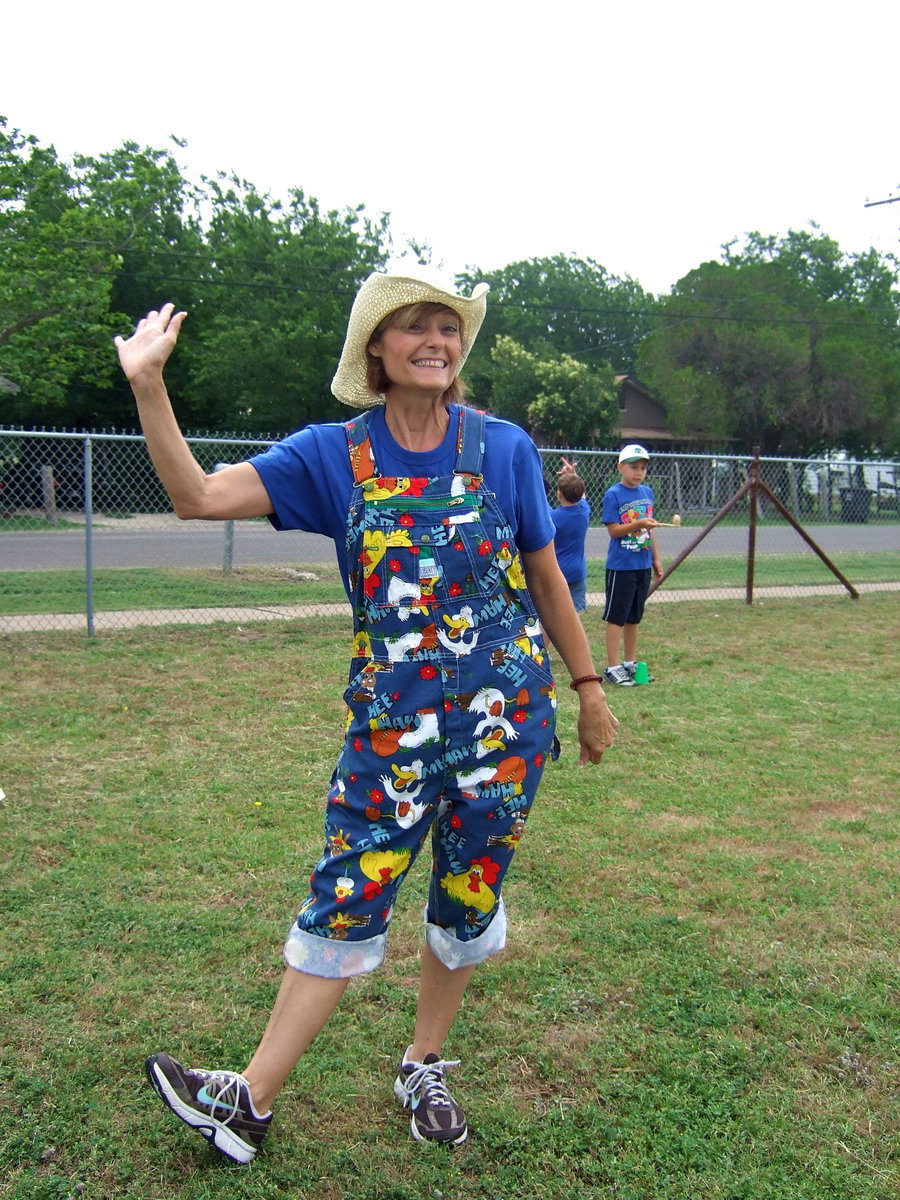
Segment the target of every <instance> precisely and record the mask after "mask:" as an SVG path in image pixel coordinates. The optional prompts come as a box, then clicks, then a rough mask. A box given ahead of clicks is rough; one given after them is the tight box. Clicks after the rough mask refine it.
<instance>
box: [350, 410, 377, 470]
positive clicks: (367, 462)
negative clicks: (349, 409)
mask: <svg viewBox="0 0 900 1200" xmlns="http://www.w3.org/2000/svg"><path fill="white" fill-rule="evenodd" d="M344 430H345V431H346V434H347V450H348V452H349V454H350V468H351V470H352V471H353V482H354V483H355V484H357V486H358V485H359V484H361V483H364V482H365V481H366V480H367V479H372V478H373V476H375V475H376V474H377V471H376V468H375V458H374V455H373V454H372V443H371V442H370V441H369V414H368V413H367V412H362V413H360V414H359V416H358V417H353V418H352V419H351V420H350V421H345V422H344Z"/></svg>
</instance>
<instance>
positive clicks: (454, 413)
mask: <svg viewBox="0 0 900 1200" xmlns="http://www.w3.org/2000/svg"><path fill="white" fill-rule="evenodd" d="M458 413H459V406H458V405H456V404H451V405H450V424H449V427H448V429H447V434H446V436H445V438H444V440H443V442H442V443H441V444H440V445H439V446H437V447H435V449H434V450H428V451H426V452H424V453H422V452H418V451H415V450H406V449H404V447H403V446H400V445H399V444H398V443H397V442H396V441H395V440H394V438H393V436H392V435H391V432H390V430H389V429H388V427H387V423H386V421H385V413H384V407H383V405H380V406H379V407H377V408H373V409H372V410H371V411H370V415H369V437H370V439H371V442H372V450H373V453H374V455H375V463H376V465H377V468H378V471H379V473H380V474H382V475H388V476H413V477H419V478H421V477H425V478H433V477H435V476H439V475H449V474H451V473H452V472H453V468H454V466H455V465H456V435H457V426H458ZM249 461H250V462H251V463H252V465H253V466H254V467H255V468H256V470H257V472H258V473H259V477H260V479H261V480H262V482H263V486H264V487H265V489H266V491H267V492H268V494H269V499H270V501H271V502H272V510H273V515H272V516H271V517H270V518H269V520H270V521H271V522H272V524H273V525H274V527H275V528H276V529H279V530H282V529H302V530H305V531H306V532H307V533H321V534H324V535H325V536H326V537H330V538H332V539H333V541H334V545H335V552H336V555H337V560H338V566H339V567H340V570H341V577H342V579H343V580H344V587H345V588H347V589H348V595H349V584H348V574H349V572H348V565H347V554H346V545H345V537H346V531H347V512H348V510H349V508H350V500H351V496H352V493H353V472H352V471H351V469H350V456H349V454H348V452H347V433H346V430H345V429H344V426H343V425H342V424H338V423H334V424H323V425H308V426H307V427H306V428H305V429H301V430H300V431H299V432H297V433H293V434H291V435H290V437H286V438H285V439H284V440H283V441H281V442H277V443H276V444H275V445H274V446H272V447H271V448H270V449H269V450H266V451H265V452H264V453H262V454H257V455H254V457H253V458H251V459H250V460H249ZM482 473H483V475H484V480H485V485H486V487H488V488H489V489H490V490H491V491H492V492H493V493H494V495H495V496H496V497H497V501H498V503H499V505H500V508H501V510H502V512H503V514H504V516H505V517H506V518H507V520H508V522H509V525H510V528H511V529H512V532H513V537H514V538H515V542H516V546H517V547H518V549H519V550H521V551H524V552H526V553H527V552H529V551H532V550H541V549H542V548H543V547H544V546H546V545H548V544H549V543H550V542H551V541H552V540H553V534H554V529H555V527H554V524H553V517H552V515H551V509H550V505H549V503H548V502H547V494H546V492H545V490H544V480H543V473H542V471H541V458H540V455H539V454H538V452H537V448H536V447H535V445H534V442H532V440H531V438H530V437H529V436H528V434H527V433H525V431H524V430H523V429H520V428H519V426H518V425H513V424H511V423H510V422H509V421H501V420H499V419H498V418H497V417H490V416H488V417H486V418H485V428H484V458H483V460H482Z"/></svg>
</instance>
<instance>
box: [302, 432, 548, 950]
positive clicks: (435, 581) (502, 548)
mask: <svg viewBox="0 0 900 1200" xmlns="http://www.w3.org/2000/svg"><path fill="white" fill-rule="evenodd" d="M363 450H364V451H365V447H364V448H363ZM365 453H366V454H367V453H368V451H365ZM348 558H349V561H350V562H351V563H352V564H355V567H354V575H353V578H352V583H353V585H354V589H353V590H354V595H355V612H354V622H355V635H354V645H353V652H354V658H353V665H352V668H351V680H350V683H349V686H348V687H347V690H346V692H345V694H344V699H345V702H346V705H347V723H346V729H345V741H344V746H343V750H342V752H341V755H340V758H339V760H338V763H337V766H336V768H335V772H334V775H333V777H332V780H331V786H330V790H329V797H328V800H329V802H328V805H327V816H326V846H325V853H324V854H323V856H322V858H321V859H320V861H319V863H318V864H317V866H316V868H315V871H314V872H313V876H312V879H311V887H310V893H309V895H308V897H307V899H306V901H305V902H304V904H303V905H302V907H301V910H300V913H299V915H298V917H297V922H296V928H297V930H299V931H301V933H302V934H303V935H304V936H302V937H299V938H295V939H294V942H293V943H292V942H291V939H289V948H288V949H286V956H287V958H288V961H289V962H292V963H293V965H295V966H301V967H302V965H303V962H304V960H305V961H309V958H310V956H312V957H315V958H317V960H318V959H319V958H320V957H321V956H324V957H326V958H328V957H329V956H330V957H331V958H333V959H335V961H336V963H337V965H336V967H335V970H334V972H333V973H335V974H338V973H341V974H353V973H356V971H358V970H363V969H371V959H372V957H373V956H379V955H381V954H383V939H384V935H385V933H386V930H387V927H388V924H389V922H390V918H391V915H392V912H393V906H394V902H395V898H396V894H397V890H398V888H399V886H400V884H401V882H402V880H403V878H404V876H405V875H406V873H407V872H408V870H409V868H410V866H411V865H412V863H413V861H414V860H415V857H416V855H417V853H418V851H419V850H420V849H421V847H422V845H423V843H424V841H425V839H426V837H427V836H428V834H429V833H430V834H431V842H432V854H433V859H434V862H433V869H432V874H431V883H430V890H429V897H428V905H427V911H426V927H430V926H434V927H436V928H438V929H439V930H440V932H441V935H442V938H444V940H445V942H446V944H447V945H448V946H451V947H456V948H458V947H459V945H460V944H463V943H468V942H473V941H474V940H475V939H478V938H479V937H481V936H482V935H483V934H484V933H485V931H487V930H488V929H489V927H490V926H491V924H492V922H493V921H494V920H495V918H496V917H497V916H498V914H500V915H502V902H501V900H500V889H501V885H502V881H503V877H504V875H505V873H506V870H507V868H508V867H509V865H510V862H511V861H512V858H513V855H514V852H515V849H516V847H517V845H518V843H519V840H520V838H521V837H522V834H523V832H524V829H525V824H526V821H527V818H528V813H529V810H530V808H531V804H532V801H533V798H534V795H535V791H536V789H537V786H538V783H539V781H540V777H541V774H542V772H543V769H544V765H545V763H546V760H547V757H548V755H550V754H552V753H553V748H554V744H555V738H554V726H555V717H556V691H555V685H554V682H553V677H552V674H551V670H550V664H549V661H548V658H547V653H546V650H545V648H544V644H543V640H542V637H541V632H540V628H539V624H538V621H537V618H536V615H535V612H534V608H533V605H532V603H531V600H530V597H529V596H528V593H527V590H526V588H525V578H524V574H523V572H522V566H521V561H520V559H519V556H518V553H517V551H516V548H515V542H514V539H513V536H512V531H511V530H510V528H509V526H508V523H507V521H506V519H505V517H504V516H503V514H502V513H501V512H500V510H499V508H498V507H497V505H496V501H495V500H494V498H493V496H492V495H491V494H490V493H489V492H487V491H486V489H485V488H484V485H483V481H482V479H481V477H480V476H478V475H475V474H468V473H465V472H457V473H455V474H454V475H453V476H450V477H446V478H439V479H415V478H406V479H401V478H397V479H394V478H385V477H381V476H378V475H377V474H375V475H373V476H372V477H370V478H369V479H366V480H362V481H361V482H360V485H359V488H358V493H357V501H356V502H355V503H354V505H353V507H352V509H351V513H350V520H349V522H348ZM315 939H322V940H323V942H324V943H327V947H326V945H324V944H322V945H321V946H317V945H316V944H315ZM354 944H355V945H356V949H357V953H356V954H355V955H354V953H353V946H354ZM291 947H292V948H291ZM342 947H343V948H342ZM452 952H454V951H452V950H451V951H448V954H450V953H452ZM367 953H368V955H369V957H368V958H367V959H366V960H365V963H366V965H365V966H360V965H359V963H360V962H361V961H362V958H361V957H360V955H362V956H363V957H364V956H365V955H366V954H367ZM292 954H293V955H294V956H295V957H294V958H292V957H291V955H292ZM315 969H316V971H317V972H318V973H325V972H324V971H323V970H322V967H321V962H320V961H317V965H316V968H315Z"/></svg>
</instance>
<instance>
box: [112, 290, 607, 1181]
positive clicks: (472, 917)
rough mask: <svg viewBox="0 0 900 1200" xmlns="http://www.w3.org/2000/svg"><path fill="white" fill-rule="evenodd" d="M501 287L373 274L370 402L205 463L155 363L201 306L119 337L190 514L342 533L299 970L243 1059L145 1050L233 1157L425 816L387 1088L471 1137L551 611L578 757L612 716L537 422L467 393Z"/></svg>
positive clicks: (386, 901)
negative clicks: (204, 1067)
mask: <svg viewBox="0 0 900 1200" xmlns="http://www.w3.org/2000/svg"><path fill="white" fill-rule="evenodd" d="M486 292H487V287H486V285H484V284H479V285H478V287H476V288H475V290H474V292H473V293H472V295H471V296H470V297H464V296H457V295H454V294H453V293H452V292H451V291H449V290H447V289H446V288H444V287H442V286H439V285H438V284H436V283H433V282H430V281H427V280H424V279H418V278H409V277H406V276H397V275H383V274H376V275H372V276H370V277H369V279H368V280H367V281H366V282H365V283H364V284H363V286H362V288H361V289H360V292H359V294H358V295H357V297H356V300H355V301H354V304H353V309H352V311H351V314H350V321H349V325H348V330H347V337H346V341H345V344H344V349H343V353H342V355H341V361H340V364H339V367H338V371H337V374H336V375H335V378H334V381H333V383H332V391H333V392H334V394H335V395H336V396H337V397H338V399H340V400H342V401H343V402H344V403H346V404H349V405H351V406H354V407H357V408H360V409H364V410H365V411H364V412H362V413H361V414H360V415H359V416H357V417H356V418H354V419H353V420H351V421H350V422H348V423H347V424H346V425H343V424H334V425H319V426H310V427H308V428H306V429H304V430H301V431H300V432H299V433H297V434H294V435H292V436H291V437H289V438H287V439H286V440H285V441H283V442H281V443H279V444H278V445H276V446H274V447H272V449H271V450H269V451H268V452H266V453H265V454H262V455H258V456H256V457H255V458H253V459H251V460H250V461H248V462H245V463H240V464H237V465H235V466H230V467H227V468H225V469H224V470H221V471H217V472H216V473H215V474H212V475H205V474H204V472H203V471H202V469H201V468H200V466H199V464H198V463H197V462H196V460H195V459H194V458H193V455H192V454H191V452H190V450H189V448H188V446H187V444H186V442H185V441H184V438H183V437H182V435H181V432H180V430H179V428H178V425H177V423H176V420H175V417H174V414H173V412H172V407H171V404H170V402H169V399H168V396H167V394H166V389H165V385H164V383H163V375H162V371H163V367H164V365H165V363H166V361H167V360H168V358H169V355H170V354H171V352H172V350H173V348H174V346H175V343H176V340H177V338H178V333H179V331H180V329H181V325H182V322H183V320H184V316H185V314H184V313H182V312H179V313H175V312H174V311H173V306H172V305H170V304H167V305H166V306H165V307H164V308H163V309H162V310H161V311H159V312H151V313H150V314H149V315H148V316H147V317H146V318H144V319H143V320H142V321H141V322H140V323H139V324H138V326H137V330H136V331H135V333H134V335H133V336H132V337H131V338H129V339H128V340H124V339H122V338H117V339H116V344H117V347H118V351H119V357H120V361H121V363H122V367H123V369H124V371H125V374H126V375H127V377H128V379H129V381H130V382H131V385H132V389H133V391H134V394H135V397H136V400H137V404H138V410H139V413H140V419H141V423H142V425H143V428H144V432H145V435H146V439H147V445H148V448H149V450H150V453H151V455H152V458H153V462H154V465H155V466H156V469H157V471H158V473H159V476H160V479H161V480H162V482H163V484H164V486H165V488H166V490H167V492H168V493H169V496H170V497H171V500H172V503H173V505H174V508H175V511H176V513H177V514H178V516H179V517H182V518H201V519H206V520H224V519H235V518H242V517H258V516H268V517H269V519H270V520H271V521H272V523H273V524H274V525H275V527H276V528H278V529H285V528H293V529H305V530H310V531H313V532H318V533H325V534H328V535H329V536H331V537H332V538H334V540H335V546H336V550H337V554H338V559H339V562H340V564H341V567H342V575H343V577H344V580H345V586H346V588H347V593H348V596H349V597H350V600H351V603H352V605H353V611H354V642H353V651H352V653H353V657H352V661H351V667H350V677H349V683H348V687H347V690H346V692H345V700H346V703H347V708H348V717H347V733H346V739H345V743H344V747H343V750H342V752H341V755H340V758H339V760H338V764H337V767H336V769H335V772H334V775H333V776H332V780H331V787H330V790H329V795H328V803H327V806H326V821H325V831H326V843H325V852H324V854H323V856H322V858H321V859H320V860H319V862H318V864H317V866H316V868H315V871H314V872H313V875H312V879H311V887H310V892H309V895H308V896H307V898H306V900H305V901H304V903H303V905H302V906H301V909H300V912H299V915H298V917H297V920H296V922H295V924H294V925H293V927H292V929H291V932H290V934H289V936H288V939H287V942H286V945H285V952H284V953H285V959H286V963H287V966H286V970H285V974H284V977H283V980H282V984H281V988H280V991H279V994H278V997H277V999H276V1002H275V1006H274V1009H273V1011H272V1015H271V1017H270V1019H269V1023H268V1026H267V1028H266V1030H265V1033H264V1035H263V1037H262V1040H261V1042H260V1044H259V1046H258V1048H257V1050H256V1053H255V1054H254V1055H253V1057H252V1058H251V1060H250V1062H249V1064H248V1065H247V1067H246V1069H245V1070H244V1071H243V1073H241V1074H237V1073H235V1072H231V1071H212V1072H208V1071H199V1070H190V1069H188V1068H185V1067H183V1066H181V1064H179V1063H177V1062H176V1061H175V1060H174V1059H172V1058H170V1057H169V1056H168V1055H167V1054H157V1055H153V1056H152V1057H151V1058H150V1059H148V1062H147V1070H148V1074H149V1077H150V1080H151V1083H152V1084H153V1086H154V1087H155V1088H156V1090H157V1091H158V1092H159V1094H160V1096H161V1097H162V1099H163V1100H164V1101H165V1103H166V1104H167V1105H168V1106H169V1107H170V1108H171V1109H172V1110H173V1111H174V1112H175V1113H176V1114H177V1115H178V1116H179V1117H180V1118H181V1119H182V1120H183V1121H185V1122H187V1124H189V1125H191V1126H193V1127H194V1128H196V1129H199V1130H200V1132H201V1133H203V1135H204V1136H205V1137H207V1138H208V1139H210V1140H211V1141H212V1142H213V1144H214V1145H215V1147H216V1149H217V1150H219V1151H220V1152H221V1153H223V1154H225V1155H226V1156H227V1157H229V1158H232V1159H234V1160H235V1161H238V1162H249V1161H250V1160H251V1159H252V1158H253V1156H254V1155H255V1153H256V1151H257V1149H258V1147H259V1145H260V1143H261V1142H262V1140H263V1137H264V1136H265V1134H266V1132H267V1129H268V1125H269V1122H270V1121H271V1112H270V1106H271V1104H272V1101H273V1100H274V1099H275V1096H276V1095H277V1094H278V1092H279V1091H280V1089H281V1087H282V1085H283V1084H284V1082H285V1080H286V1078H287V1076H288V1074H289V1073H290V1071H291V1070H292V1069H293V1067H294V1065H295V1064H296V1063H297V1062H298V1060H299V1059H300V1057H301V1055H302V1054H303V1053H304V1051H305V1050H306V1049H307V1047H308V1046H309V1044H310V1043H311V1042H312V1040H313V1039H314V1038H315V1036H316V1034H317V1033H318V1032H319V1030H320V1029H321V1028H322V1026H323V1025H324V1024H325V1022H326V1020H327V1019H328V1017H329V1016H330V1014H331V1012H332V1011H333V1009H334V1008H335V1006H336V1005H337V1003H338V1001H339V999H340V997H341V995H342V994H343V991H344V989H345V987H346V985H347V982H348V979H349V978H351V977H352V976H353V975H356V974H360V973H362V972H366V971H371V970H374V969H375V968H376V967H377V966H378V965H379V964H380V963H381V961H382V958H383V956H384V948H385V940H386V935H387V928H388V924H389V921H390V917H391V913H392V910H393V903H394V897H395V895H396V891H397V888H398V886H399V884H400V882H401V880H402V879H403V877H404V876H405V874H406V872H407V871H408V869H409V867H410V865H411V863H412V861H413V860H414V858H415V855H416V853H417V851H418V850H419V849H420V847H421V845H422V844H423V842H424V839H425V837H426V835H427V834H428V833H429V832H431V833H432V853H433V858H434V865H433V871H432V881H431V889H430V895H429V902H428V909H427V912H426V917H425V933H426V936H425V944H424V946H423V950H422V960H421V976H420V984H419V992H418V1001H417V1016H416V1022H415V1028H414V1032H413V1040H412V1042H411V1044H410V1045H409V1047H408V1048H407V1050H406V1052H405V1054H404V1055H403V1056H402V1059H401V1061H400V1066H399V1070H398V1074H397V1078H396V1081H395V1084H394V1091H395V1094H396V1096H397V1098H398V1100H399V1101H400V1102H401V1103H402V1104H403V1105H404V1107H408V1108H409V1109H410V1110H411V1119H410V1127H411V1131H412V1134H413V1137H415V1138H416V1139H418V1140H437V1141H443V1142H449V1143H454V1144H459V1143H462V1142H463V1141H465V1139H466V1136H467V1126H466V1118H465V1114H464V1112H463V1110H462V1108H461V1107H460V1106H459V1104H458V1103H457V1102H456V1101H455V1100H454V1099H453V1097H452V1096H451V1095H450V1093H449V1091H448V1090H447V1087H446V1083H445V1078H444V1076H445V1072H446V1070H447V1069H448V1067H451V1066H456V1065H458V1064H457V1063H456V1062H452V1063H448V1062H447V1061H445V1060H444V1059H443V1058H442V1048H443V1044H444V1041H445V1038H446V1036H447V1034H448V1033H449V1030H450V1026H451V1024H452V1022H453V1019H454V1017H455V1015H456V1012H457V1010H458V1008H459V1005H460V1003H461V1001H462V997H463V993H464V991H465V988H466V985H467V983H468V981H469V979H470V978H471V975H472V972H473V971H474V969H475V966H476V965H477V964H478V963H479V962H481V961H483V960H484V959H485V958H487V957H489V956H490V955H492V954H494V953H496V952H497V951H499V950H501V949H502V948H503V945H504V943H505V932H506V916H505V911H504V907H503V901H502V898H501V884H502V880H503V876H504V875H505V872H506V869H507V867H508V865H509V862H510V860H511V859H512V855H513V852H514V850H515V848H516V845H517V843H518V840H519V838H520V837H521V835H522V831H523V829H524V826H525V822H526V820H527V816H528V812H529V810H530V808H531V804H532V802H533V800H534V795H535V791H536V788H537V785H538V782H539V780H540V775H541V772H542V769H543V765H544V763H545V762H546V758H547V755H548V754H552V753H553V752H554V745H555V738H554V724H555V709H556V693H555V687H554V683H553V678H552V675H551V674H550V668H549V663H548V660H547V656H546V651H545V650H544V644H543V640H542V635H541V627H543V630H544V631H545V632H546V633H547V635H549V637H550V639H551V640H552V641H553V643H554V645H555V646H556V648H557V649H558V651H559V653H560V655H561V656H562V658H563V661H564V662H565V664H566V667H567V668H568V670H569V671H570V673H571V675H572V677H573V680H572V684H571V686H572V687H574V688H575V689H576V690H577V692H578V697H579V701H580V716H579V722H578V732H579V740H580V758H579V763H580V764H582V765H583V764H585V763H588V762H592V763H598V762H600V760H601V758H602V756H603V752H604V750H606V749H607V747H608V746H610V745H611V744H612V741H613V737H614V733H615V727H616V725H617V724H618V722H617V721H616V719H615V718H614V717H613V716H612V714H611V713H610V712H609V710H608V708H607V706H606V700H605V696H604V693H603V690H602V687H601V684H600V677H599V675H597V673H596V672H595V670H594V666H593V663H592V661H591V655H590V650H589V647H588V644H587V639H586V637H585V634H584V631H583V629H582V626H581V623H580V620H579V618H578V617H577V615H576V613H575V610H574V608H573V606H572V601H571V598H570V595H569V590H568V587H567V585H566V582H565V580H564V579H563V577H562V575H561V574H560V571H559V569H558V567H557V564H556V557H555V554H554V549H553V531H554V526H553V521H552V518H551V515H550V509H549V506H548V504H547V500H546V495H545V492H544V487H543V481H542V476H541V468H540V459H539V455H538V453H537V451H536V449H535V447H534V445H533V443H532V442H531V440H530V439H529V438H528V437H527V435H526V434H525V433H524V432H523V431H522V430H520V429H519V428H518V427H516V426H514V425H511V424H509V423H507V422H504V421H498V420H494V419H491V418H485V416H484V415H483V414H481V413H477V412H475V410H473V409H469V408H465V407H463V406H461V405H460V404H459V403H458V401H459V400H460V399H461V398H462V394H463V385H462V383H461V380H460V379H459V372H460V370H461V368H462V366H463V364H464V362H465V360H466V357H467V355H468V353H469V351H470V349H471V347H472V343H473V341H474V339H475V336H476V334H477V332H478V329H479V328H480V326H481V322H482V320H483V318H484V311H485V294H486Z"/></svg>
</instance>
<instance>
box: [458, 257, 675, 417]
mask: <svg viewBox="0 0 900 1200" xmlns="http://www.w3.org/2000/svg"><path fill="white" fill-rule="evenodd" d="M480 280H484V281H485V282H487V283H489V284H490V286H491V293H490V297H489V300H488V307H487V315H486V316H485V321H484V325H483V327H482V331H481V333H480V334H479V338H478V341H477V342H476V344H475V348H474V351H473V353H472V356H471V358H470V359H469V362H468V363H467V364H466V377H467V379H468V381H469V383H470V385H471V386H472V387H473V390H474V391H475V393H476V394H477V395H478V396H479V397H480V398H482V399H484V401H485V402H486V403H491V404H492V403H493V400H492V386H493V383H492V381H493V366H492V354H491V352H492V349H493V346H494V341H495V339H496V338H497V337H501V336H503V337H510V338H513V339H514V340H515V341H517V342H518V343H519V344H520V345H522V346H525V347H527V349H528V350H529V351H530V352H531V353H533V354H537V355H539V356H543V355H544V354H548V355H552V354H553V353H556V354H568V355H571V356H572V357H573V358H575V359H578V360H579V361H581V362H585V363H587V364H589V365H590V364H596V365H598V366H599V365H601V364H602V365H605V364H607V363H612V365H613V366H614V367H615V369H616V371H617V372H619V373H630V372H632V371H633V370H634V364H635V359H636V356H637V350H638V346H639V344H640V342H641V340H642V339H643V338H644V337H645V336H646V334H647V333H648V332H649V331H650V330H651V329H652V326H653V320H652V318H653V313H654V310H655V307H656V301H655V300H654V298H653V297H652V296H650V295H649V294H648V293H647V292H645V291H643V289H642V288H641V287H640V285H639V284H637V283H635V282H634V281H633V280H631V279H628V278H625V279H619V278H617V277H615V276H613V275H610V274H609V273H608V272H607V271H606V269H605V268H604V267H602V266H600V264H599V263H596V262H593V261H592V260H591V259H580V258H576V257H574V256H573V255H563V254H558V255H556V256H554V257H552V258H534V259H528V260H526V261H523V262H516V263H511V264H510V265H509V266H507V267H502V268H500V269H499V270H497V271H479V270H477V269H474V268H472V269H470V270H468V271H467V272H466V273H465V274H464V275H461V276H460V277H459V279H458V283H459V284H460V286H461V287H463V288H467V289H469V288H471V287H472V286H474V284H476V283H478V282H479V281H480Z"/></svg>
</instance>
